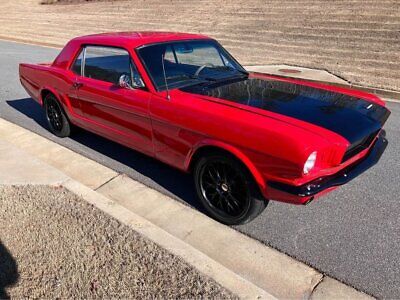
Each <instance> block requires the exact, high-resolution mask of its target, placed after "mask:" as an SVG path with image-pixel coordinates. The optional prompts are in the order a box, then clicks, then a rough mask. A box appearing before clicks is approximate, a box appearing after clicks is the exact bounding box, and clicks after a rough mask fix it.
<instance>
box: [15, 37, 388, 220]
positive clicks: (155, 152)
mask: <svg viewBox="0 0 400 300" xmlns="http://www.w3.org/2000/svg"><path fill="white" fill-rule="evenodd" d="M20 80H21V83H22V85H23V86H24V87H25V89H26V90H27V92H28V93H29V95H30V96H31V97H32V98H33V99H35V100H36V101H37V102H39V103H40V104H41V105H42V106H43V107H44V111H45V114H46V118H47V121H48V126H49V128H50V130H51V131H52V132H53V133H54V134H55V135H57V136H59V137H67V136H69V135H70V134H71V132H72V129H73V127H74V126H77V127H82V128H84V129H87V130H89V131H92V132H94V133H97V134H99V135H101V136H104V137H107V138H109V139H111V140H113V141H116V142H118V143H121V144H123V145H125V146H128V147H130V148H132V149H135V150H138V151H140V152H143V153H145V154H147V155H149V156H153V157H155V158H157V159H159V160H160V161H163V162H165V163H167V164H169V165H171V166H173V167H175V168H178V169H180V170H182V171H185V172H192V173H193V175H194V182H195V186H196V190H197V194H198V197H199V199H200V201H201V203H202V204H203V205H204V207H205V208H206V210H207V211H208V213H209V214H210V215H211V216H212V217H213V218H215V219H217V220H219V221H221V222H223V223H225V224H241V223H245V222H248V221H249V220H252V219H253V218H255V217H256V216H257V215H259V214H260V213H261V212H262V211H263V210H264V208H265V207H266V205H267V203H268V201H269V200H278V201H284V202H288V203H293V204H306V203H309V202H310V201H312V200H313V199H315V198H316V197H318V196H320V195H322V194H324V193H326V192H328V191H331V190H332V189H334V188H335V187H337V186H339V185H342V184H345V183H347V182H348V181H350V180H351V179H353V178H354V177H356V176H358V175H359V174H360V173H362V172H364V171H365V170H367V169H368V168H369V167H371V166H372V165H374V164H375V163H377V161H378V160H379V158H380V157H381V155H382V153H383V151H384V150H385V148H386V145H387V140H386V139H385V134H384V131H383V130H382V126H383V125H384V123H385V121H386V120H387V118H388V117H389V114H390V112H389V110H388V109H387V108H385V104H384V102H383V101H382V100H380V99H379V98H378V97H376V96H374V95H371V94H367V93H364V92H360V91H356V90H350V89H345V88H338V87H335V86H329V85H322V84H317V83H312V82H307V81H303V80H294V79H293V80H292V79H287V78H281V77H277V76H269V75H263V74H257V73H248V72H246V70H245V69H244V68H243V67H242V66H241V65H240V64H239V63H238V62H237V61H236V60H235V59H234V58H233V57H232V56H231V55H230V54H229V53H228V52H227V51H226V50H225V49H224V48H223V47H222V46H221V45H220V44H219V43H218V42H217V41H215V40H213V39H211V38H209V37H206V36H203V35H197V34H185V33H165V32H164V33H161V32H135V33H107V34H99V35H89V36H84V37H78V38H75V39H73V40H71V41H70V42H69V43H68V44H67V45H66V46H65V47H64V49H63V50H62V51H61V53H60V54H59V55H58V57H57V58H56V59H55V61H54V62H53V63H51V64H38V65H33V64H21V65H20Z"/></svg>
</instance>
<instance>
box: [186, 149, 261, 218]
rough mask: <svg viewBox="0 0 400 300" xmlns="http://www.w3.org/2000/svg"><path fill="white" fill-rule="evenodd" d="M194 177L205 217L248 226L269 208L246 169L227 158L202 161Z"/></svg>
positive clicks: (216, 155) (227, 156)
mask: <svg viewBox="0 0 400 300" xmlns="http://www.w3.org/2000/svg"><path fill="white" fill-rule="evenodd" d="M193 175H194V182H195V186H196V192H197V196H198V197H199V200H200V202H201V203H202V205H203V206H204V208H205V209H206V211H207V213H208V214H209V215H210V216H211V217H212V218H214V219H215V220H217V221H219V222H221V223H224V224H226V225H239V224H245V223H247V222H250V221H251V220H253V219H254V218H256V217H257V216H258V215H259V214H261V213H262V212H263V210H264V209H265V207H266V206H267V204H268V200H266V199H264V197H262V196H261V193H260V190H259V188H258V186H257V184H256V183H255V181H254V179H253V177H252V175H251V174H250V172H249V171H248V170H247V168H246V167H245V166H244V165H243V164H242V163H240V162H239V161H238V160H237V159H235V158H234V157H231V156H229V155H224V154H211V155H208V156H203V157H201V158H200V159H199V160H198V161H197V163H196V165H195V168H194V174H193Z"/></svg>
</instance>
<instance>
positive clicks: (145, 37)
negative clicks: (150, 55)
mask: <svg viewBox="0 0 400 300" xmlns="http://www.w3.org/2000/svg"><path fill="white" fill-rule="evenodd" d="M193 39H210V38H209V37H207V36H205V35H202V34H193V33H183V32H163V31H136V32H109V33H100V34H91V35H86V36H81V37H77V38H75V39H74V41H77V42H80V43H81V44H105V45H110V44H114V45H121V44H125V45H129V46H130V47H134V48H136V47H139V46H143V45H147V44H154V43H162V42H170V41H180V40H193Z"/></svg>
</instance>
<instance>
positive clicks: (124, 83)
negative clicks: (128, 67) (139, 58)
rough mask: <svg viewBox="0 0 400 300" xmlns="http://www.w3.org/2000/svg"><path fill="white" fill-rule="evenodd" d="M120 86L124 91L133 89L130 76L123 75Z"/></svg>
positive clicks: (120, 78)
mask: <svg viewBox="0 0 400 300" xmlns="http://www.w3.org/2000/svg"><path fill="white" fill-rule="evenodd" d="M118 85H119V86H120V87H122V88H124V89H133V87H132V82H131V78H130V76H128V75H126V74H122V75H121V76H120V77H119V81H118Z"/></svg>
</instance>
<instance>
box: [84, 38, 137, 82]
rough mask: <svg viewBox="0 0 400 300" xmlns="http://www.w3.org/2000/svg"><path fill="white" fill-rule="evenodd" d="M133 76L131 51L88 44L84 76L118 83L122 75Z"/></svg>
mask: <svg viewBox="0 0 400 300" xmlns="http://www.w3.org/2000/svg"><path fill="white" fill-rule="evenodd" d="M123 74H126V75H129V76H131V66H130V57H129V53H128V52H127V51H126V50H124V49H119V48H111V47H101V46H87V47H86V52H85V65H84V71H83V76H85V77H88V78H93V79H97V80H102V81H106V82H110V83H113V84H118V81H119V78H120V76H121V75H123Z"/></svg>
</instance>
